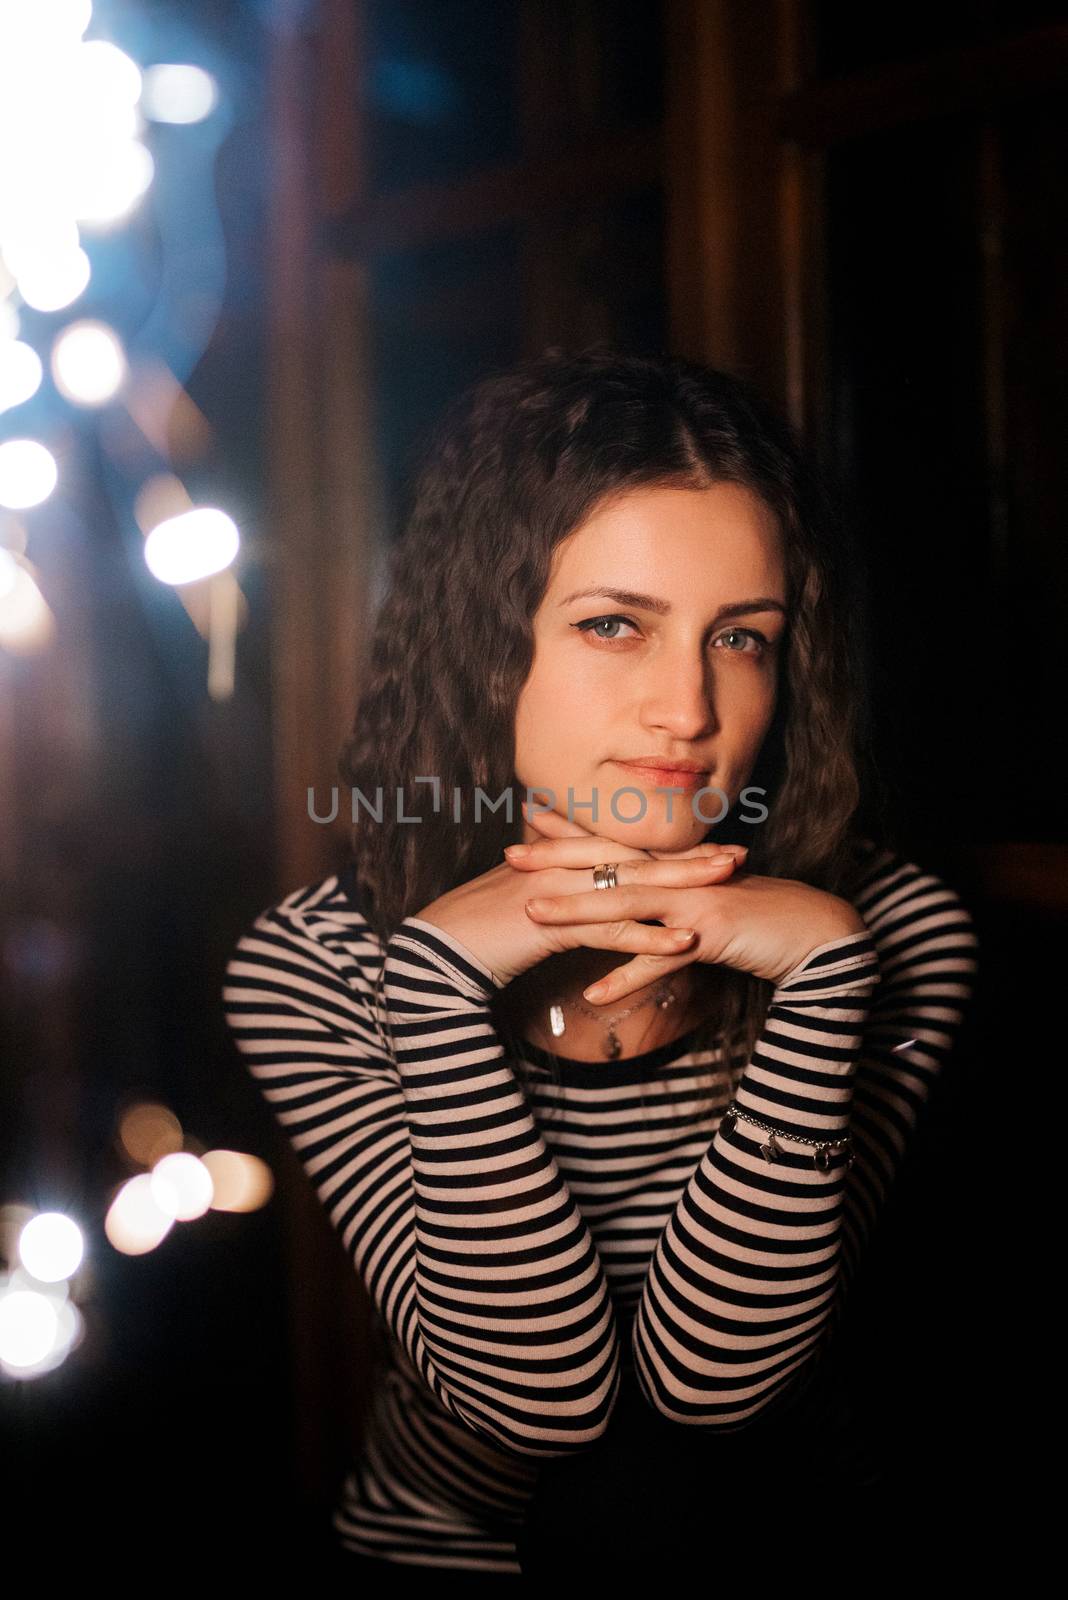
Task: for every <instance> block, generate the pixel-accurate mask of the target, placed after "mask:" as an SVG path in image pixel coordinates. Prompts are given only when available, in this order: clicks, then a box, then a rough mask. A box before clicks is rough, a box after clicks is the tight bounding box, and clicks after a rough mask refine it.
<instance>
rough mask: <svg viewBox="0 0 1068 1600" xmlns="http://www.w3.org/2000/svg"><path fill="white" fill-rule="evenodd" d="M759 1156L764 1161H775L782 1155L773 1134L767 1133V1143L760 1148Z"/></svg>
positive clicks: (780, 1147)
mask: <svg viewBox="0 0 1068 1600" xmlns="http://www.w3.org/2000/svg"><path fill="white" fill-rule="evenodd" d="M760 1154H761V1155H762V1156H763V1157H764V1160H765V1161H777V1160H778V1159H779V1157H780V1156H781V1155H782V1146H781V1145H780V1144H779V1143H778V1141H777V1140H776V1138H775V1135H774V1134H773V1133H769V1134H768V1137H767V1142H766V1143H765V1144H762V1145H761V1146H760Z"/></svg>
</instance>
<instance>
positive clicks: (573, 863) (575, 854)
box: [504, 834, 650, 871]
mask: <svg viewBox="0 0 1068 1600" xmlns="http://www.w3.org/2000/svg"><path fill="white" fill-rule="evenodd" d="M504 857H505V860H506V861H507V862H508V863H509V865H510V866H513V867H526V868H527V869H528V870H529V869H531V868H537V869H538V870H541V871H544V869H545V868H546V867H599V866H601V865H602V863H604V862H606V861H612V862H613V864H615V863H616V862H618V861H648V860H649V859H650V858H649V856H648V855H647V854H646V852H645V851H644V850H631V848H630V847H629V846H628V845H621V844H616V843H615V841H614V840H612V839H599V838H597V837H596V836H595V835H594V834H586V835H585V836H584V837H583V838H576V837H574V836H570V835H569V836H567V837H563V836H562V837H560V838H558V839H534V840H532V841H531V843H530V844H528V845H514V844H509V845H506V846H505V848H504Z"/></svg>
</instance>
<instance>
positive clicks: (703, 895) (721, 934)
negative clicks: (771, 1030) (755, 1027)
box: [506, 811, 867, 1005]
mask: <svg viewBox="0 0 1068 1600" xmlns="http://www.w3.org/2000/svg"><path fill="white" fill-rule="evenodd" d="M526 815H527V820H528V821H529V822H530V824H531V826H532V827H534V828H536V829H537V831H538V833H539V834H541V835H542V837H541V838H540V839H539V840H538V841H537V842H536V843H534V844H532V845H531V848H530V853H529V854H528V855H527V856H525V857H522V858H520V859H517V860H514V861H511V860H510V861H509V864H510V865H511V866H513V867H514V868H515V870H516V871H519V872H522V871H531V870H544V869H545V868H546V867H552V866H556V865H566V866H569V867H577V866H581V865H585V864H588V865H589V866H590V867H591V869H592V868H593V867H596V866H599V865H600V864H601V863H602V862H607V861H616V862H619V863H620V868H619V879H620V881H619V884H618V886H617V887H616V888H615V889H594V888H592V887H591V888H590V889H589V890H583V891H580V892H579V893H577V894H564V895H552V896H549V897H548V898H545V899H538V900H537V901H536V902H535V905H534V906H532V907H528V910H527V915H528V916H530V917H531V918H532V919H533V920H534V921H535V922H539V923H553V922H562V923H569V922H602V921H604V922H610V921H612V920H614V919H615V918H617V917H625V918H627V919H628V920H629V921H636V922H649V921H657V922H662V923H663V924H664V926H665V927H668V928H693V929H694V930H695V931H696V934H697V937H696V939H695V940H694V941H693V943H692V944H691V945H689V946H688V947H687V948H686V949H685V950H684V951H683V952H682V953H681V954H680V955H678V956H668V955H664V956H660V955H658V956H649V955H639V956H635V957H634V958H633V960H631V961H625V962H623V963H622V964H621V965H620V966H618V967H617V968H616V969H615V970H614V971H613V972H611V973H609V974H608V976H607V977H606V978H603V979H602V980H601V982H600V983H599V984H597V985H595V986H594V987H593V988H592V989H590V990H587V991H585V997H586V998H587V999H588V1000H590V1002H591V1003H592V1004H595V1005H612V1004H615V1003H617V1002H618V1001H620V1000H622V999H625V998H626V996H627V995H629V994H633V993H635V992H636V991H637V990H640V989H643V988H645V987H646V986H647V985H648V984H650V983H653V982H655V981H656V980H657V979H660V978H662V977H664V975H665V974H666V973H668V972H675V971H677V970H679V969H681V968H682V967H685V966H689V964H690V963H691V962H693V961H708V962H712V963H719V964H721V965H723V966H727V967H733V968H735V969H736V970H737V971H739V972H750V973H752V974H753V975H754V976H756V977H758V978H766V979H768V980H769V981H770V982H771V983H774V984H778V983H779V982H781V980H782V979H783V978H785V977H786V975H787V974H788V973H789V972H792V971H793V969H794V967H796V966H798V965H799V964H800V963H801V962H802V961H803V960H804V959H805V957H806V956H807V955H809V954H810V953H811V952H812V951H813V950H815V949H817V948H818V947H819V946H820V945H822V944H827V943H828V942H829V941H831V940H832V939H841V938H844V937H845V936H846V935H847V934H849V933H863V932H866V931H867V924H866V923H865V922H864V919H863V918H862V917H861V915H860V913H859V912H858V911H857V910H856V908H855V907H854V906H852V905H851V904H850V902H849V901H848V900H844V899H842V898H841V897H839V896H838V895H833V894H829V893H827V892H826V891H825V890H822V889H814V888H813V887H812V885H811V884H807V883H802V882H801V881H800V880H799V879H796V878H769V877H761V876H759V875H758V874H755V873H750V872H747V871H746V870H745V868H744V864H742V863H739V864H738V865H736V867H735V869H734V871H733V872H732V874H731V876H730V879H729V880H728V881H726V882H723V883H717V884H700V885H695V886H684V887H676V886H670V885H666V884H652V883H645V884H639V883H637V882H632V883H630V884H628V883H627V882H626V881H625V879H626V856H625V855H624V853H623V852H622V851H621V850H620V847H619V845H618V844H617V842H616V841H615V840H612V839H606V838H604V836H603V835H600V834H596V833H592V832H591V831H590V830H589V829H588V828H584V827H583V826H582V825H581V824H580V823H578V822H569V821H568V820H567V819H566V818H565V817H561V816H560V815H559V814H558V813H557V812H554V811H540V812H536V813H533V814H532V813H530V812H528V813H526ZM582 835H584V836H585V838H586V840H587V841H588V846H589V851H588V854H589V860H588V863H585V862H581V861H579V860H577V859H576V849H577V844H576V840H577V837H578V836H582ZM563 840H566V841H567V843H566V846H565V848H564V850H561V849H560V847H559V843H558V841H563ZM725 848H727V849H730V848H731V847H730V846H726V847H725ZM693 853H696V852H688V851H679V852H677V853H676V852H670V853H669V852H664V851H649V852H647V854H648V855H652V856H656V857H657V858H658V859H660V860H672V859H674V856H675V854H678V855H679V856H681V857H685V856H686V855H688V854H693ZM564 855H566V860H563V859H561V857H562V856H564ZM506 859H508V858H507V857H506Z"/></svg>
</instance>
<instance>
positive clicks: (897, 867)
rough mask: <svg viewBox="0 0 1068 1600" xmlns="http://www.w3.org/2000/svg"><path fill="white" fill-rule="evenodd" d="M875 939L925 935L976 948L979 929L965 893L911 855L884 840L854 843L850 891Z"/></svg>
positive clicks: (848, 887)
mask: <svg viewBox="0 0 1068 1600" xmlns="http://www.w3.org/2000/svg"><path fill="white" fill-rule="evenodd" d="M845 893H846V894H847V896H848V898H849V900H850V901H851V902H852V903H853V905H855V906H856V908H857V910H858V911H859V912H860V914H861V916H862V917H863V918H864V920H865V922H866V923H867V925H868V927H869V928H870V929H871V930H872V932H873V933H874V934H877V935H878V934H883V935H884V936H887V937H889V936H891V935H892V936H893V938H894V940H895V942H897V941H898V939H899V938H903V937H908V936H909V934H910V932H911V933H915V932H918V931H920V930H921V929H922V931H924V932H925V933H929V934H940V933H948V934H952V935H954V936H959V937H960V938H961V939H962V940H963V941H964V942H965V943H966V944H967V945H969V946H970V947H974V946H975V944H976V942H977V941H976V936H975V924H974V920H973V918H972V915H971V912H970V910H969V909H968V906H967V905H966V904H965V901H964V899H963V898H962V896H961V894H960V892H959V891H958V890H957V889H956V888H955V887H954V886H953V885H952V884H951V883H950V882H949V881H948V880H947V879H946V878H945V877H943V876H941V875H940V874H939V873H937V872H935V871H933V870H932V869H931V868H930V867H929V866H925V865H923V864H922V863H921V862H919V861H916V860H914V859H913V858H912V855H911V853H909V852H907V851H906V850H903V849H901V848H899V847H897V846H894V845H891V844H888V843H884V842H881V841H879V840H875V839H871V838H867V837H859V838H857V839H855V840H854V849H853V857H852V862H851V867H850V872H849V875H848V881H847V885H846V889H845Z"/></svg>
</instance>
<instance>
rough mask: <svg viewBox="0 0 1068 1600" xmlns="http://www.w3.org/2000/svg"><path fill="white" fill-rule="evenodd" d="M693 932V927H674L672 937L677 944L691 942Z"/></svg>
mask: <svg viewBox="0 0 1068 1600" xmlns="http://www.w3.org/2000/svg"><path fill="white" fill-rule="evenodd" d="M693 934H694V930H693V929H692V928H672V930H671V937H672V938H673V939H674V940H675V942H676V943H677V944H689V942H690V940H691V939H692V938H693Z"/></svg>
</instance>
